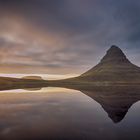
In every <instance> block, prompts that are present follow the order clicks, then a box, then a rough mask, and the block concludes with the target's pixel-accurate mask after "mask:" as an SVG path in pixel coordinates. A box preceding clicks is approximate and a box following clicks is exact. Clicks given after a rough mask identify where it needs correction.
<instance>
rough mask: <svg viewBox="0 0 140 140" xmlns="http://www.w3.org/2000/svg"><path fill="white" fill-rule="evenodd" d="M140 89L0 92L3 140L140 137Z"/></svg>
mask: <svg viewBox="0 0 140 140" xmlns="http://www.w3.org/2000/svg"><path fill="white" fill-rule="evenodd" d="M139 91H140V90H138V89H136V88H132V89H131V90H130V89H129V88H109V89H108V88H107V89H106V88H105V89H103V88H99V89H87V90H85V89H79V90H70V89H65V88H42V89H35V88H33V89H24V90H11V91H1V92H0V140H7V139H8V140H18V139H19V140H22V139H23V140H28V139H31V140H32V139H33V140H79V139H80V140H93V139H94V140H96V139H97V140H100V139H101V140H102V139H109V140H124V139H127V140H129V139H130V140H131V139H132V140H134V139H139V138H140V133H139V131H140V121H139V118H140V111H139V110H140V102H138V101H139V100H140V92H139ZM136 102H137V103H136ZM134 103H136V104H134ZM133 104H134V105H133ZM132 105H133V106H132ZM130 107H131V108H130ZM128 110H129V111H128Z"/></svg>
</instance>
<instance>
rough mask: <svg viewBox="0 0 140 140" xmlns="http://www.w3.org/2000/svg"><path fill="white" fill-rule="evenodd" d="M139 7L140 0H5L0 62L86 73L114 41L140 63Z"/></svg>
mask: <svg viewBox="0 0 140 140" xmlns="http://www.w3.org/2000/svg"><path fill="white" fill-rule="evenodd" d="M139 13H140V2H139V1H137V0H133V1H131V0H123V1H121V0H118V1H116V0H106V1H104V0H71V1H70V0H59V1H56V0H12V1H11V0H1V1H0V21H1V22H0V65H1V66H3V67H4V66H5V67H6V68H7V67H8V66H9V67H10V66H11V65H12V66H15V67H16V69H17V68H18V66H19V67H21V66H22V67H24V68H25V67H26V68H27V70H26V71H27V72H29V69H30V67H36V69H37V70H38V72H42V71H43V72H44V71H45V69H46V73H51V72H53V73H58V72H60V73H71V72H73V71H74V69H75V72H78V73H81V72H84V71H85V70H87V69H88V68H90V67H92V66H93V65H95V64H97V62H99V59H100V58H101V57H102V56H103V55H104V53H105V51H106V49H107V48H108V47H110V46H111V45H112V44H116V45H118V46H120V47H122V49H123V50H124V51H125V52H126V53H127V55H128V56H129V58H130V59H131V60H132V62H134V63H136V64H138V65H140V63H139V59H140V56H139V53H137V52H139V51H140V48H139V46H140V24H139V22H140V17H139ZM41 69H42V70H41ZM10 70H11V69H9V72H10ZM15 71H16V70H15ZM19 71H21V69H20V70H19V69H17V72H19ZM35 71H36V70H35ZM6 72H7V71H6Z"/></svg>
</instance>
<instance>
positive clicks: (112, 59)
mask: <svg viewBox="0 0 140 140" xmlns="http://www.w3.org/2000/svg"><path fill="white" fill-rule="evenodd" d="M78 79H80V80H88V81H121V82H130V81H131V82H132V81H133V82H140V68H139V67H138V66H136V65H134V64H132V63H131V62H130V61H129V60H128V59H127V57H126V56H125V54H124V53H123V52H122V50H121V49H120V48H119V47H117V46H112V47H111V48H110V49H109V50H108V51H107V53H106V55H105V56H104V57H103V58H102V60H101V61H100V63H99V64H97V65H96V66H95V67H93V68H92V69H90V70H89V71H87V72H85V73H83V74H82V75H81V76H79V77H78Z"/></svg>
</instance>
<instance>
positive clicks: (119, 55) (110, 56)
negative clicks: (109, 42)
mask: <svg viewBox="0 0 140 140" xmlns="http://www.w3.org/2000/svg"><path fill="white" fill-rule="evenodd" d="M101 63H130V62H129V60H128V59H127V58H126V56H125V54H124V53H123V51H122V50H121V49H120V48H119V47H117V46H115V45H113V46H111V48H110V49H109V50H108V51H107V53H106V55H105V56H104V57H103V58H102V60H101Z"/></svg>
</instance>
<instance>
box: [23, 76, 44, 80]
mask: <svg viewBox="0 0 140 140" xmlns="http://www.w3.org/2000/svg"><path fill="white" fill-rule="evenodd" d="M22 79H31V80H43V78H42V77H41V76H24V77H22Z"/></svg>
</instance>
